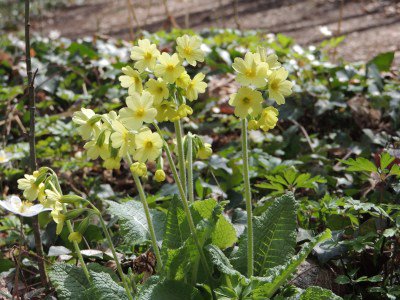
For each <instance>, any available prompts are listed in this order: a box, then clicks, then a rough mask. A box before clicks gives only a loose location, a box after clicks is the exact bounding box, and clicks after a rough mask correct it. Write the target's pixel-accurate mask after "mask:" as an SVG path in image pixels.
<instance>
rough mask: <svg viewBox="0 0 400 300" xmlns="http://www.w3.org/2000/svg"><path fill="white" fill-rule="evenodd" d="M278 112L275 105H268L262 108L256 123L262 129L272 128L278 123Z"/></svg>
mask: <svg viewBox="0 0 400 300" xmlns="http://www.w3.org/2000/svg"><path fill="white" fill-rule="evenodd" d="M278 115H279V112H278V110H277V109H276V108H275V107H272V106H269V107H267V108H265V109H263V111H262V113H261V116H260V120H259V121H258V125H259V126H260V128H261V129H262V130H264V131H268V130H270V129H273V128H274V127H275V126H276V123H278Z"/></svg>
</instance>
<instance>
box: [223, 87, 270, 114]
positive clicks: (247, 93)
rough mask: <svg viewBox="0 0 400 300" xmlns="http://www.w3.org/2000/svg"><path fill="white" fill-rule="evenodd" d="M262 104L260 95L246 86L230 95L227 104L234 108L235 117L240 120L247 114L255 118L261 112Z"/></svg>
mask: <svg viewBox="0 0 400 300" xmlns="http://www.w3.org/2000/svg"><path fill="white" fill-rule="evenodd" d="M262 102H263V97H262V94H261V93H260V92H259V91H255V90H252V89H251V88H249V87H246V86H244V87H241V88H240V89H239V90H238V92H237V93H236V94H232V95H231V98H230V100H229V104H230V105H232V106H234V107H235V115H236V116H238V117H240V118H242V119H244V118H246V117H247V115H249V114H250V115H252V116H253V117H256V116H257V115H258V114H259V113H260V112H261V110H262Z"/></svg>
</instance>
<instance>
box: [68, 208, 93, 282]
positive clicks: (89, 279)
mask: <svg viewBox="0 0 400 300" xmlns="http://www.w3.org/2000/svg"><path fill="white" fill-rule="evenodd" d="M66 213H67V209H66V207H65V205H64V204H63V214H64V215H65V214H66ZM66 223H67V228H68V231H69V233H73V232H74V228H73V227H72V223H71V221H70V220H67V221H66ZM72 244H73V245H74V249H75V252H76V255H77V256H78V260H79V262H80V263H81V266H82V269H83V273H85V276H86V279H87V280H88V281H89V282H92V279H91V278H90V274H89V271H88V269H87V267H86V264H85V261H84V260H83V257H82V253H81V249H80V248H79V245H78V243H77V242H76V241H72Z"/></svg>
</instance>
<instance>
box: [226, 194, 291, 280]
mask: <svg viewBox="0 0 400 300" xmlns="http://www.w3.org/2000/svg"><path fill="white" fill-rule="evenodd" d="M295 206H296V203H295V200H294V197H293V194H287V195H284V196H282V197H280V198H278V199H276V200H275V201H274V203H273V204H272V205H271V206H270V207H268V209H267V210H266V211H265V212H264V213H263V214H262V215H261V216H260V217H255V218H254V221H253V235H254V274H255V275H256V276H263V275H264V273H265V271H266V270H267V269H268V268H272V267H275V266H279V265H282V264H284V263H285V262H286V261H287V260H288V259H289V258H290V257H291V256H292V255H293V253H294V250H295V246H296V207H295ZM231 262H232V264H233V266H234V267H235V269H236V270H238V271H239V272H241V273H242V274H246V270H247V231H246V232H245V233H244V234H243V235H242V236H241V239H240V241H239V248H238V251H237V252H236V253H234V254H233V256H232V258H231Z"/></svg>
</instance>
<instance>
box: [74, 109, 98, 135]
mask: <svg viewBox="0 0 400 300" xmlns="http://www.w3.org/2000/svg"><path fill="white" fill-rule="evenodd" d="M100 118H101V116H98V115H96V114H95V112H94V111H93V110H91V109H86V108H83V107H82V108H81V110H80V111H76V112H74V114H73V116H72V121H73V122H74V123H75V124H78V125H80V126H79V127H78V132H79V134H80V135H81V136H82V138H83V139H85V140H88V139H90V137H91V136H92V134H94V133H95V132H96V131H98V130H99V128H100V122H99V120H100Z"/></svg>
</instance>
